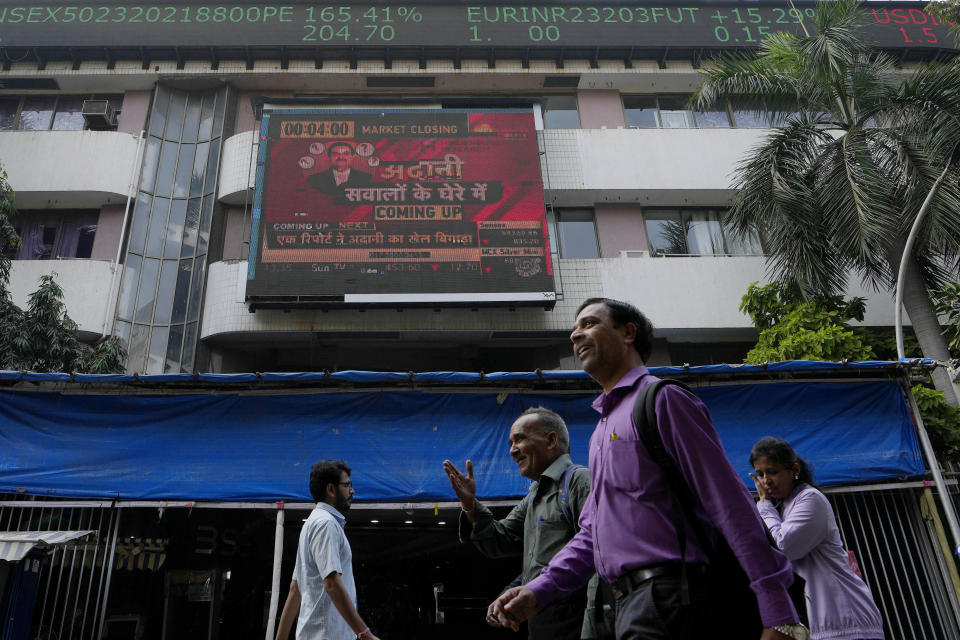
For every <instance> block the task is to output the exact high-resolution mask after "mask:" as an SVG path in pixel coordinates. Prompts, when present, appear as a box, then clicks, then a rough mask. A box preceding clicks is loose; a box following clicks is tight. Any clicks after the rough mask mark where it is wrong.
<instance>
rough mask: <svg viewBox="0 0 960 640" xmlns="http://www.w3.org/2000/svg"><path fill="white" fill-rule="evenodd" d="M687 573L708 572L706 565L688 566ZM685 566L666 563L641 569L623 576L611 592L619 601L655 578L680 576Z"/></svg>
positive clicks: (611, 588) (614, 584) (612, 584)
mask: <svg viewBox="0 0 960 640" xmlns="http://www.w3.org/2000/svg"><path fill="white" fill-rule="evenodd" d="M686 566H687V573H689V574H694V575H697V574H703V573H705V572H706V570H707V565H705V564H687V565H686ZM682 568H683V565H682V564H680V563H679V562H664V563H662V564H655V565H651V566H649V567H640V568H639V569H633V570H632V571H628V572H627V573H625V574H623V575H622V576H620V577H619V578H617V579H616V580H614V581H613V582H612V583H611V584H610V590H611V591H613V598H614V600H619V599H620V598H622V597H624V596H625V595H627V594H629V593H631V592H632V591H634V590H636V589H637V587H639V586H640V585H641V584H643V583H644V582H646V581H648V580H652V579H653V578H659V577H661V576H679V575H680V574H681V571H682Z"/></svg>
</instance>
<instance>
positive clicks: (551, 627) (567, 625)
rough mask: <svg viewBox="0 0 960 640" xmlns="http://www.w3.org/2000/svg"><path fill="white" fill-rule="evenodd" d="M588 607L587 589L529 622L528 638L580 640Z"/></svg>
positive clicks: (536, 639)
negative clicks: (584, 615)
mask: <svg viewBox="0 0 960 640" xmlns="http://www.w3.org/2000/svg"><path fill="white" fill-rule="evenodd" d="M586 607H587V592H586V590H585V589H581V590H580V591H577V592H576V593H574V594H573V595H571V596H570V597H569V598H564V599H563V600H557V601H556V602H553V603H551V604H550V605H548V606H546V607H544V608H543V610H542V611H539V612H537V615H535V616H533V617H532V618H530V619H529V620H528V621H527V637H528V638H529V640H580V632H581V630H582V629H583V611H584V609H586Z"/></svg>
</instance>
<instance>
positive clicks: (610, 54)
mask: <svg viewBox="0 0 960 640" xmlns="http://www.w3.org/2000/svg"><path fill="white" fill-rule="evenodd" d="M61 9H64V10H61ZM61 9H57V10H56V11H53V13H52V14H51V15H52V16H53V17H52V18H50V16H48V15H47V14H43V15H41V14H40V13H38V12H37V11H34V12H33V13H31V10H30V9H29V7H20V6H18V5H17V4H16V3H12V2H3V3H2V4H0V11H2V12H3V13H0V33H3V38H4V40H3V41H2V42H0V51H2V60H3V64H2V71H0V80H2V85H0V166H2V167H3V168H4V170H5V171H6V172H7V174H8V176H9V181H10V183H11V185H12V186H13V188H14V189H15V190H16V194H17V195H16V206H17V208H18V209H19V211H20V216H19V218H18V222H17V225H18V229H19V231H20V232H21V234H22V235H23V242H22V245H21V246H20V247H18V248H14V249H8V251H11V253H12V255H14V257H15V258H16V261H15V263H14V269H13V275H12V278H11V290H12V292H13V295H14V300H15V301H16V302H18V303H20V304H23V303H25V300H26V296H27V294H28V293H29V292H30V291H32V289H33V288H34V287H35V283H36V282H37V279H38V277H39V276H40V275H41V274H44V273H56V275H57V281H58V282H59V283H60V284H61V286H62V287H63V288H64V290H65V292H66V303H67V309H68V312H69V314H70V315H71V317H72V318H73V319H74V320H75V321H76V322H77V323H78V325H79V326H80V329H81V332H82V333H83V335H84V336H85V337H87V338H89V339H95V338H97V337H100V336H104V335H110V334H115V335H117V336H119V337H120V338H121V339H122V340H123V341H124V342H125V343H126V345H127V347H128V350H129V353H130V358H129V362H128V370H129V371H130V372H138V373H161V372H181V371H187V372H192V371H214V372H235V371H269V370H278V371H290V370H297V371H307V370H337V369H343V368H354V369H370V370H410V369H417V370H436V369H458V370H523V369H537V368H542V369H551V368H564V367H566V368H569V367H572V366H573V365H574V362H573V361H572V359H571V357H570V354H569V349H568V348H567V344H566V342H567V341H566V334H567V332H568V329H569V327H570V325H571V322H572V319H573V312H574V310H575V309H576V307H577V305H578V304H579V302H580V301H582V299H584V298H585V297H588V296H593V295H603V296H610V297H615V298H622V299H626V300H630V301H632V302H635V303H637V304H638V305H639V306H640V307H641V308H642V309H643V310H645V311H646V312H647V313H648V314H649V315H650V316H651V318H652V320H653V321H654V323H655V325H656V326H657V328H658V330H657V336H658V344H657V348H656V350H655V354H654V359H653V362H654V363H657V364H666V363H671V362H672V363H683V362H690V363H694V364H705V363H710V362H730V361H739V360H740V359H741V358H742V356H743V354H744V352H745V350H746V349H747V347H748V345H749V343H750V341H751V339H752V337H753V335H754V331H753V329H752V327H751V325H750V323H749V320H748V318H747V317H746V316H745V315H743V314H741V313H740V312H739V311H738V309H737V305H738V303H739V299H740V296H742V294H743V293H744V292H745V290H746V287H747V285H748V284H749V283H750V282H753V281H757V280H763V279H764V277H765V268H764V258H763V255H762V254H763V244H762V240H761V239H759V238H755V239H743V238H735V237H731V236H730V235H729V234H728V233H727V231H725V230H724V228H723V227H722V224H721V223H722V220H723V216H724V213H725V207H726V206H727V205H728V204H729V202H730V199H731V196H732V194H733V191H732V190H731V183H732V178H733V172H734V168H735V166H736V165H737V163H738V162H739V161H740V160H741V159H742V158H743V156H744V154H745V153H746V152H747V151H748V150H749V149H750V148H751V146H753V145H754V144H756V143H757V142H759V141H760V140H761V139H762V138H763V136H764V135H766V133H767V131H768V129H767V127H768V126H769V122H768V121H767V119H766V117H765V116H763V115H762V114H758V113H756V112H753V111H746V110H741V111H734V110H731V109H727V110H720V111H714V112H708V113H700V112H695V111H694V110H692V109H690V107H689V106H688V104H687V101H688V99H689V97H690V95H691V94H692V92H693V91H694V90H695V89H696V88H697V86H698V85H699V82H700V76H699V74H698V68H699V66H700V65H701V63H702V62H703V61H704V60H705V59H707V58H709V56H710V55H714V54H717V53H719V52H720V51H722V50H723V49H722V47H724V46H733V45H736V46H742V45H743V44H749V43H750V42H755V41H756V38H757V37H759V35H758V33H756V29H754V30H751V25H752V24H753V23H754V22H762V23H763V24H762V25H761V27H762V29H761V32H760V33H762V32H764V31H767V30H769V29H772V28H776V26H777V24H779V23H780V22H784V20H783V17H784V16H783V15H782V14H783V13H784V9H782V8H779V7H778V6H776V5H770V6H764V7H763V8H762V14H761V13H760V9H751V10H750V12H749V13H747V10H746V9H745V8H742V7H740V6H739V5H737V4H735V3H732V4H729V5H724V6H722V7H721V6H720V5H713V4H711V5H703V6H699V5H691V6H690V7H687V8H675V9H671V10H669V11H662V10H661V9H659V8H646V7H633V8H631V9H627V8H623V10H622V11H621V10H620V9H616V11H615V10H614V9H615V8H611V7H606V8H604V7H599V6H598V7H589V8H588V9H589V10H588V11H587V13H586V14H584V15H585V17H581V18H579V19H577V18H576V16H577V15H579V14H577V13H576V12H580V13H583V11H584V7H574V6H572V5H571V6H564V5H557V6H555V7H553V9H551V11H546V9H543V8H540V9H539V10H538V11H533V9H532V8H527V9H524V12H526V13H524V12H520V13H517V10H515V9H510V8H509V7H500V6H496V5H492V6H490V7H466V6H460V5H456V4H446V5H442V4H441V5H429V6H427V7H426V8H421V9H418V8H417V7H413V6H407V5H403V6H399V5H397V6H394V7H393V13H391V12H390V11H391V8H390V7H389V6H387V5H382V6H381V5H370V6H369V7H367V6H366V5H363V6H360V5H357V6H355V7H352V8H348V7H343V8H341V9H337V10H336V11H335V10H334V9H335V8H334V7H327V8H326V9H329V10H324V8H320V7H314V6H313V5H306V4H292V5H289V6H285V7H279V8H277V7H269V8H267V7H259V6H257V5H249V6H246V5H236V6H232V8H231V7H223V6H213V5H210V6H207V5H206V4H203V3H197V2H190V3H184V4H183V5H182V6H181V5H177V6H176V7H174V6H170V7H160V6H159V5H157V6H156V7H152V8H149V9H145V8H144V7H137V10H136V11H134V10H133V9H132V8H131V9H130V10H129V11H128V10H127V8H126V7H120V6H118V7H116V8H114V9H109V8H107V7H102V8H96V7H93V6H90V7H79V8H76V9H77V12H69V13H68V12H65V7H64V8H61ZM87 9H89V11H87ZM154 9H157V11H154ZM274 10H276V11H274ZM104 11H106V13H104ZM902 11H905V10H902ZM910 11H911V12H913V13H909V14H907V13H904V15H905V16H909V17H910V19H911V20H908V21H907V23H906V24H905V26H899V25H900V24H901V22H902V21H901V20H900V19H899V18H898V17H897V15H891V14H890V13H889V11H888V10H887V9H885V8H881V9H874V10H872V14H873V15H872V18H871V20H872V24H871V28H872V29H874V31H875V32H876V34H877V37H878V38H879V39H880V40H881V41H882V42H883V43H885V45H888V46H890V47H891V48H898V49H899V50H900V51H901V53H902V56H903V58H904V60H905V64H907V65H909V64H910V61H911V60H916V59H922V58H925V57H929V56H930V55H932V54H933V53H935V52H936V51H937V49H936V48H935V45H932V44H930V43H929V42H924V41H921V40H920V39H919V37H917V36H916V34H913V30H917V32H918V33H920V34H923V33H924V31H923V30H922V29H924V28H925V29H927V30H928V31H929V30H930V29H931V27H929V26H925V27H924V26H921V25H920V24H919V23H920V22H921V20H920V18H922V17H923V16H925V14H922V12H921V13H919V14H918V13H916V12H917V11H919V9H916V8H914V9H911V10H910ZM138 12H139V13H142V14H143V15H142V16H141V19H142V22H139V23H138V22H131V21H132V20H134V18H135V17H137V15H138ZM594 12H599V17H597V18H596V20H594V19H593V18H591V17H590V16H592V15H593V13H594ZM101 13H102V14H103V15H100V14H101ZM894 13H896V12H894ZM148 14H149V18H150V21H147V19H148ZM268 14H269V15H268ZM798 15H802V12H800V13H799V14H798ZM81 16H82V20H81ZM918 16H919V17H918ZM43 17H47V18H49V19H48V20H46V21H45V22H43V21H41V18H43ZM101 19H102V21H103V22H102V23H101V26H99V27H97V25H98V22H97V21H98V20H101ZM601 19H602V22H603V23H605V24H606V23H610V24H609V31H608V32H598V31H597V30H596V29H595V28H593V27H594V25H592V24H591V23H593V22H598V21H601ZM925 19H929V18H925ZM929 20H931V21H932V19H929ZM51 22H52V23H53V25H52V26H51V25H50V24H49V23H51ZM768 23H769V24H768ZM931 23H932V22H931ZM339 25H346V27H341V26H339ZM431 25H432V26H431ZM724 25H726V26H724ZM95 27H96V28H99V29H100V31H99V35H97V36H95V35H93V34H92V31H91V30H92V29H94V28H95ZM347 27H350V28H353V29H354V31H353V32H351V33H355V34H356V35H354V36H351V37H352V38H353V40H351V42H353V41H356V42H357V43H359V44H351V46H340V45H339V44H338V42H339V40H338V39H342V37H341V36H337V35H336V28H340V29H345V28H347ZM424 29H427V30H428V31H430V34H431V35H430V36H429V37H426V36H425V35H424ZM437 29H440V32H437ZM458 29H459V30H461V31H462V30H463V29H466V31H463V33H464V34H470V37H469V38H466V39H465V40H463V41H457V42H453V41H456V40H457V38H459V37H460V36H458V35H456V34H457V33H459V32H458ZM561 29H562V30H563V31H561ZM933 29H934V30H935V31H936V33H940V32H941V31H943V32H944V33H945V27H942V26H936V27H933ZM481 31H482V33H481ZM448 32H449V33H448ZM602 33H608V34H609V35H608V37H603V36H602ZM931 33H933V32H931ZM321 34H322V36H323V38H326V39H321ZM331 34H333V35H331ZM391 34H392V35H391ZM441 34H442V35H441ZM487 34H489V35H487ZM910 34H913V35H914V38H911V37H910ZM341 35H342V34H341ZM238 36H239V37H245V38H248V39H249V41H250V42H249V44H247V43H243V42H238V41H236V37H238ZM548 36H549V37H548ZM894 36H895V37H894ZM423 37H426V39H425V40H422V39H419V38H423ZM478 37H483V38H485V39H486V40H487V41H490V42H494V43H495V44H493V45H486V43H484V44H485V46H482V47H480V46H477V45H476V44H475V43H476V42H477V38H478ZM896 37H899V38H900V41H897V40H896ZM204 38H207V39H208V41H209V43H210V46H204V42H206V41H205V40H204ZM304 38H316V40H307V42H306V43H305V42H303V39H304ZM388 38H390V39H388ZM558 38H561V39H562V38H566V40H564V42H570V44H569V45H566V46H561V43H560V41H559V40H558ZM934 39H935V38H934ZM581 41H582V42H585V43H587V44H582V42H581ZM943 41H946V38H945V37H944V39H943ZM500 42H502V45H501V44H496V43H500ZM374 43H376V46H374ZM394 43H396V44H394ZM518 43H519V44H526V45H527V46H523V47H521V46H517V45H518ZM576 43H581V44H578V45H577V46H572V45H574V44H576ZM621 43H625V44H626V45H630V46H621ZM736 43H739V44H736ZM454 44H457V45H458V46H453V45H454ZM587 45H589V46H587ZM271 104H273V105H282V106H286V107H296V108H305V109H311V108H313V109H320V110H324V111H332V112H334V113H335V112H337V111H342V110H351V109H352V110H364V109H365V110H371V109H372V110H378V109H381V110H382V109H397V110H401V111H402V110H408V111H409V110H412V111H413V112H415V111H416V110H418V109H426V108H431V109H439V110H445V109H467V110H471V109H472V110H489V109H498V108H506V107H509V108H512V109H523V110H529V112H530V113H531V114H532V117H533V118H534V123H535V127H536V130H537V131H536V137H537V145H538V149H539V154H540V175H541V178H542V186H543V202H544V205H545V221H546V227H547V229H546V232H547V233H548V234H549V241H550V242H549V251H550V257H551V263H552V265H553V267H554V268H553V270H552V273H553V276H554V285H555V286H554V291H555V294H556V295H555V298H554V299H555V301H556V302H555V305H554V304H553V300H551V305H547V306H548V307H549V308H545V307H536V306H520V305H504V306H500V307H491V306H489V305H482V304H480V303H479V302H477V303H476V304H472V303H471V301H470V299H467V300H466V301H465V302H462V303H461V304H460V305H459V306H451V305H445V304H436V305H432V306H427V307H423V306H421V307H415V306H412V305H404V304H402V303H399V304H396V305H392V306H389V305H387V306H383V305H381V306H379V307H369V308H364V307H363V306H354V307H352V308H347V307H345V305H329V306H327V307H325V308H323V309H317V308H309V307H305V306H304V305H297V304H289V305H286V308H276V306H279V307H284V305H282V304H280V305H276V306H275V307H273V308H256V310H253V309H255V306H252V305H251V304H250V302H249V300H248V297H247V296H246V295H245V293H246V292H245V285H244V274H245V272H246V271H247V261H248V258H249V253H250V247H251V226H252V224H253V222H254V221H255V219H256V216H255V213H256V212H255V200H256V193H257V192H256V187H257V177H258V175H260V174H258V161H257V157H258V153H259V152H260V146H261V142H262V140H261V138H262V136H261V132H260V128H261V124H262V120H263V113H264V107H265V106H266V107H267V108H268V109H269V108H270V106H271ZM261 177H262V176H261ZM254 241H256V238H254ZM255 244H256V242H254V246H255ZM306 293H309V291H306ZM849 293H850V294H853V295H865V296H867V298H868V300H869V304H868V306H867V316H866V318H865V320H864V324H866V325H867V326H874V327H885V326H889V325H890V324H891V323H892V318H893V311H892V307H891V305H890V304H889V302H890V296H889V295H888V294H887V293H886V292H880V293H875V292H872V291H864V290H863V289H862V288H861V287H860V286H859V284H858V283H857V282H851V285H850V290H849ZM468 298H469V297H468Z"/></svg>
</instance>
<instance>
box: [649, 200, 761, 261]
mask: <svg viewBox="0 0 960 640" xmlns="http://www.w3.org/2000/svg"><path fill="white" fill-rule="evenodd" d="M725 213H726V212H725V210H723V209H709V208H688V209H646V210H644V212H643V219H644V223H645V224H646V227H647V236H648V237H649V239H650V250H651V251H652V252H653V253H654V254H660V255H663V254H667V255H710V254H728V255H729V254H733V255H761V254H762V253H763V247H762V245H761V243H760V238H759V235H758V234H757V233H756V232H753V233H751V234H749V236H748V237H747V238H743V239H739V238H736V237H735V236H734V235H733V233H732V232H731V231H730V230H729V229H725V228H724V226H723V216H724V214H725Z"/></svg>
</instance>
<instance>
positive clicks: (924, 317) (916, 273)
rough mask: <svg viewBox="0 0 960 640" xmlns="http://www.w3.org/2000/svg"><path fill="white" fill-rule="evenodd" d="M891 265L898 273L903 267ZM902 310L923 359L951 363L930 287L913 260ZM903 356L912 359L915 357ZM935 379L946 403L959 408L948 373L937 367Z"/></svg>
mask: <svg viewBox="0 0 960 640" xmlns="http://www.w3.org/2000/svg"><path fill="white" fill-rule="evenodd" d="M892 264H893V267H894V269H893V272H894V273H896V272H897V269H899V266H900V263H899V260H898V261H897V262H894V263H892ZM903 308H904V309H905V310H906V312H907V315H908V316H910V322H911V323H912V324H913V332H914V333H915V334H916V335H917V342H919V343H920V350H921V351H922V352H923V356H924V357H926V358H933V359H935V360H939V361H941V362H947V361H949V360H950V349H949V348H948V347H947V339H946V338H945V337H944V335H943V333H942V332H943V329H942V328H941V327H940V321H939V319H938V318H937V314H936V312H935V311H934V310H933V303H932V302H931V301H930V294H929V293H928V292H927V285H926V283H925V282H924V281H923V278H922V277H920V270H919V269H918V268H917V265H916V262H915V261H914V260H913V259H912V258H911V259H910V260H909V261H908V262H907V272H906V273H905V274H904V278H903ZM904 355H906V356H907V357H908V358H909V357H911V356H915V355H916V354H911V353H907V354H904ZM932 377H933V384H934V386H935V387H936V388H937V390H938V391H943V399H944V400H945V401H946V402H947V404H949V405H951V406H954V407H955V406H957V394H956V392H955V391H954V389H953V383H952V382H951V381H950V376H949V375H947V370H946V369H945V368H944V367H937V368H936V369H934V370H933V373H932Z"/></svg>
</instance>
